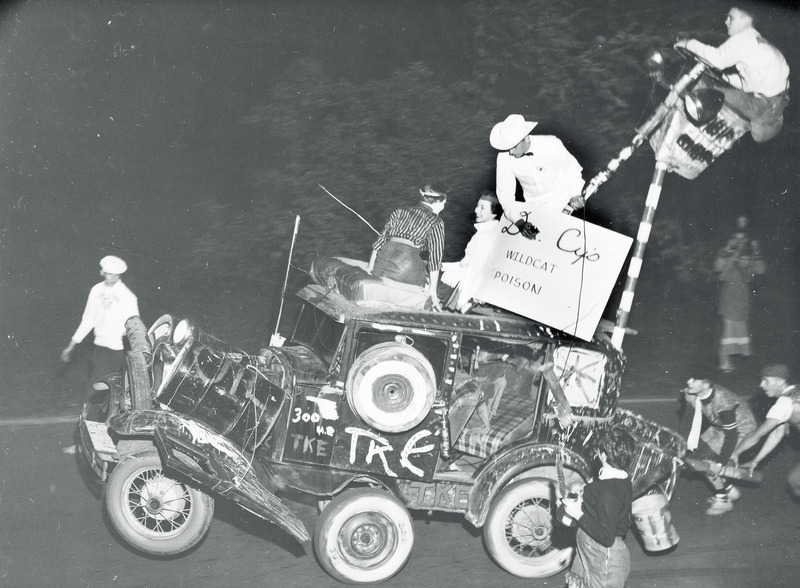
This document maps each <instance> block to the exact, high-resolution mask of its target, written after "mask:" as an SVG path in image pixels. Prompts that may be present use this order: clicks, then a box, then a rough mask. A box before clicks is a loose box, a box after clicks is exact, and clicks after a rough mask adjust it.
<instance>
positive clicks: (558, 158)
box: [489, 114, 584, 239]
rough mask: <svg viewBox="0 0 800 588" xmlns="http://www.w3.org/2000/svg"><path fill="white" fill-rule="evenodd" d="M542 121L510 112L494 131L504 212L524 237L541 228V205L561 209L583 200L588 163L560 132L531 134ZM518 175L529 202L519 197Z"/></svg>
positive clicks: (497, 187) (498, 187)
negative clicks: (537, 223) (538, 214)
mask: <svg viewBox="0 0 800 588" xmlns="http://www.w3.org/2000/svg"><path fill="white" fill-rule="evenodd" d="M537 124H539V123H536V122H532V121H527V120H525V118H524V117H523V116H522V115H521V114H510V115H509V116H508V117H507V118H506V119H505V120H504V121H502V122H499V123H497V124H496V125H495V126H494V128H492V132H491V134H490V135H489V142H490V143H491V145H492V147H494V148H495V149H497V150H498V151H499V152H500V153H498V154H497V178H496V184H495V190H496V192H497V198H498V200H500V205H501V206H502V207H503V211H504V215H505V216H506V218H508V220H509V221H511V222H512V223H514V224H515V225H517V227H518V228H519V230H520V232H521V233H522V235H523V236H524V237H527V238H528V239H533V238H534V237H535V236H536V233H537V232H538V231H537V230H536V228H535V227H533V225H532V224H531V222H530V220H532V219H533V218H534V216H535V211H536V209H537V208H539V207H546V208H549V209H553V208H555V209H558V210H559V211H562V210H568V209H569V208H570V207H571V208H572V209H575V208H580V207H581V206H583V200H582V198H581V192H582V190H583V184H584V181H583V176H582V175H581V172H582V171H583V168H582V167H581V165H580V164H579V163H578V161H577V160H576V159H575V158H574V157H573V156H572V154H571V153H570V152H569V151H567V148H566V147H564V144H563V143H562V142H561V140H560V139H558V137H554V136H552V135H533V136H531V135H530V132H531V131H532V130H533V128H534V127H535V126H536V125H537ZM517 181H519V183H520V185H521V186H522V195H523V197H524V198H525V202H517V201H516V191H517Z"/></svg>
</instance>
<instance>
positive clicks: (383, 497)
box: [314, 488, 414, 584]
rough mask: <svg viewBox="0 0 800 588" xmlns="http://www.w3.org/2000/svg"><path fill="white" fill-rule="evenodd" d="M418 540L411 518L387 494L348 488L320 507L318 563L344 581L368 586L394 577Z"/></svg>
mask: <svg viewBox="0 0 800 588" xmlns="http://www.w3.org/2000/svg"><path fill="white" fill-rule="evenodd" d="M413 544H414V532H413V529H412V526H411V517H410V516H409V514H408V511H407V510H406V508H405V506H403V504H402V503H401V502H400V501H399V500H397V499H396V498H395V497H393V496H392V495H391V494H389V493H388V492H384V491H382V490H373V489H371V488H365V489H358V490H348V491H347V492H345V493H344V494H342V495H341V496H338V497H336V498H335V499H333V500H332V501H331V503H330V504H328V505H327V506H326V507H325V509H324V510H323V511H322V515H321V516H320V518H319V520H318V522H317V528H316V530H315V533H314V549H315V551H316V554H317V559H318V560H319V562H320V565H321V566H322V567H323V568H324V569H325V571H326V572H328V573H329V574H330V575H331V576H333V577H334V578H336V579H337V580H340V581H342V582H350V583H354V584H368V583H374V582H383V581H384V580H388V579H389V578H391V577H392V576H394V575H395V574H396V573H397V572H399V571H400V569H401V568H402V567H403V566H404V565H405V563H406V561H408V558H409V556H410V555H411V548H412V546H413Z"/></svg>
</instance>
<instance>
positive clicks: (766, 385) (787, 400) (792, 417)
mask: <svg viewBox="0 0 800 588" xmlns="http://www.w3.org/2000/svg"><path fill="white" fill-rule="evenodd" d="M790 377H791V376H790V375H789V368H788V367H787V366H786V365H785V364H782V363H777V364H773V365H768V366H766V367H765V368H764V369H763V370H761V385H760V387H761V389H762V390H764V393H765V394H766V395H767V396H769V397H770V398H776V399H777V400H776V401H775V404H773V405H772V408H770V409H769V412H767V416H766V418H765V419H764V422H763V423H761V426H760V427H758V428H757V429H756V430H755V431H753V432H752V433H750V434H749V435H747V436H746V437H745V438H744V439H742V440H741V441H740V442H739V445H737V446H736V449H734V450H733V453H732V454H731V463H733V465H738V464H739V456H740V455H741V454H742V453H744V452H745V451H747V450H748V449H750V448H751V447H755V446H756V445H758V442H759V441H761V439H764V444H763V445H762V446H761V449H759V450H758V453H757V454H756V456H755V458H753V460H752V461H750V462H749V463H746V464H742V466H741V467H743V468H748V469H749V470H750V471H751V472H752V471H753V470H754V469H755V468H756V466H758V464H759V463H761V461H762V460H763V459H764V458H765V457H767V456H768V455H769V454H770V453H772V450H773V449H775V448H776V447H777V446H778V445H779V444H780V442H781V441H782V440H783V438H784V437H785V436H787V435H788V434H789V425H792V426H793V427H794V428H795V430H797V431H798V432H800V390H798V389H797V386H795V385H790V384H789V379H790ZM786 482H787V483H788V485H789V491H790V492H791V493H792V494H793V495H794V497H795V499H800V464H797V465H796V466H794V467H793V468H792V469H791V470H790V471H789V475H788V476H787V478H786Z"/></svg>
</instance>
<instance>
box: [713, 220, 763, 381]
mask: <svg viewBox="0 0 800 588" xmlns="http://www.w3.org/2000/svg"><path fill="white" fill-rule="evenodd" d="M746 229H747V217H745V216H740V217H739V219H738V221H737V229H736V232H735V233H734V234H733V236H732V237H731V238H730V239H729V240H728V242H727V243H726V244H725V247H724V248H723V249H722V250H721V251H720V252H719V254H718V255H717V258H716V259H715V261H714V269H715V270H716V271H717V274H718V276H719V280H720V284H721V286H720V297H719V307H718V311H717V312H718V314H719V315H720V317H721V318H722V333H721V335H720V341H719V369H720V370H722V371H724V372H730V371H733V369H734V365H733V363H732V361H731V357H732V356H733V355H741V356H743V357H749V356H750V355H751V354H752V349H751V338H750V325H749V321H750V310H751V306H752V296H753V288H752V285H751V284H752V281H753V278H754V277H755V276H756V275H759V274H763V273H764V272H765V271H766V265H765V263H764V260H763V259H762V258H761V247H760V246H759V244H758V242H757V241H754V240H751V239H750V238H749V237H748V236H747V232H746Z"/></svg>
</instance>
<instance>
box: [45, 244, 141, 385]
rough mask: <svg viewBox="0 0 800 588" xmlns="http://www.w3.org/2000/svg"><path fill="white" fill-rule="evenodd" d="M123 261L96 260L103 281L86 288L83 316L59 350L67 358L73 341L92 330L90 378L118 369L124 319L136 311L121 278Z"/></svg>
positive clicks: (131, 294) (67, 359)
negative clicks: (98, 261)
mask: <svg viewBox="0 0 800 588" xmlns="http://www.w3.org/2000/svg"><path fill="white" fill-rule="evenodd" d="M127 269H128V266H127V264H126V263H125V262H124V261H123V260H122V259H120V258H119V257H116V256H114V255H107V256H105V257H104V258H103V259H101V260H100V275H101V276H102V277H103V281H102V282H100V283H99V284H95V285H94V286H93V287H92V289H91V290H90V291H89V298H88V299H87V301H86V307H85V308H84V311H83V317H82V318H81V322H80V324H79V325H78V328H77V330H76V331H75V334H74V335H72V339H71V340H70V342H69V344H68V345H67V346H66V347H65V348H64V350H63V351H62V352H61V361H63V362H64V363H67V362H69V360H70V357H71V355H72V351H73V349H75V345H77V344H78V343H80V342H81V341H83V340H84V339H85V338H86V335H88V334H89V332H90V331H94V348H93V350H92V359H91V361H92V381H94V380H96V379H97V378H99V377H103V376H105V375H107V374H110V373H114V372H118V371H119V370H120V368H121V367H122V362H123V353H124V351H123V349H124V345H123V340H122V338H123V336H124V335H125V321H127V320H128V319H129V318H130V317H132V316H138V315H139V303H138V300H137V298H136V295H135V294H134V293H133V292H131V291H130V289H128V287H127V286H126V285H125V284H124V283H123V282H122V279H121V276H122V274H124V273H125V271H126V270H127Z"/></svg>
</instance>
